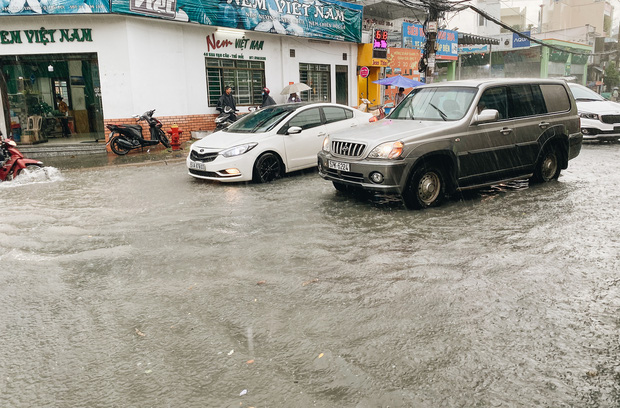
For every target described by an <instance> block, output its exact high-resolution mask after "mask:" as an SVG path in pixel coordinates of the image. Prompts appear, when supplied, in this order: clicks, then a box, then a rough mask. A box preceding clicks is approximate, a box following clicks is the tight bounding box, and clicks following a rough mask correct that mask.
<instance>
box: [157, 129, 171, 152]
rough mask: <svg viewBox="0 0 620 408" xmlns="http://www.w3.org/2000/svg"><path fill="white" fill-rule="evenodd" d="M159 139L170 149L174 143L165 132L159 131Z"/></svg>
mask: <svg viewBox="0 0 620 408" xmlns="http://www.w3.org/2000/svg"><path fill="white" fill-rule="evenodd" d="M159 141H160V142H161V144H163V145H164V146H166V148H168V149H169V148H170V146H172V144H170V140H168V138H167V137H166V135H165V134H164V132H160V133H159Z"/></svg>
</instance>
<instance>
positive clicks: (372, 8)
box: [355, 0, 426, 20]
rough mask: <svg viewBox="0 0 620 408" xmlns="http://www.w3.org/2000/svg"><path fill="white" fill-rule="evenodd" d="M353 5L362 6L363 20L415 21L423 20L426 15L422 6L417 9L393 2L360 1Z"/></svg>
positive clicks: (382, 0)
mask: <svg viewBox="0 0 620 408" xmlns="http://www.w3.org/2000/svg"><path fill="white" fill-rule="evenodd" d="M355 3H356V4H361V5H363V6H364V18H371V17H377V18H381V19H384V20H396V19H398V18H408V19H412V20H417V19H419V18H422V19H423V18H424V17H425V15H426V10H425V9H424V7H423V5H420V7H419V8H414V7H410V6H405V5H403V4H401V3H398V2H397V1H394V0H361V1H356V2H355Z"/></svg>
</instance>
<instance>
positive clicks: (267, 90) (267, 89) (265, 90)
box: [263, 87, 271, 95]
mask: <svg viewBox="0 0 620 408" xmlns="http://www.w3.org/2000/svg"><path fill="white" fill-rule="evenodd" d="M263 92H265V94H267V95H269V92H271V91H269V88H267V87H264V88H263Z"/></svg>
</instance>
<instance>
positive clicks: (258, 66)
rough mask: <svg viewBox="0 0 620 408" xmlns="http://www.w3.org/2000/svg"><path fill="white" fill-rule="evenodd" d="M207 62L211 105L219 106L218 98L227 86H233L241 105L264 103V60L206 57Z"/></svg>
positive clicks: (236, 101)
mask: <svg viewBox="0 0 620 408" xmlns="http://www.w3.org/2000/svg"><path fill="white" fill-rule="evenodd" d="M205 64H206V72H207V94H208V98H209V99H208V101H209V106H217V100H218V99H219V98H220V96H222V94H223V93H224V89H225V88H226V87H227V86H232V88H233V97H234V98H235V103H236V104H237V105H239V106H244V105H245V106H252V105H260V104H261V103H262V101H263V97H262V95H261V93H262V89H263V87H264V86H265V85H264V84H265V63H264V62H262V61H243V60H229V59H216V58H206V59H205Z"/></svg>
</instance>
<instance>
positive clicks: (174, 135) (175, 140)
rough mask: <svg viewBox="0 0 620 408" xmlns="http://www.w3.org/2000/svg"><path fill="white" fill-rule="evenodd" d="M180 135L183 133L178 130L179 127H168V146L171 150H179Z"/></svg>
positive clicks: (174, 125)
mask: <svg viewBox="0 0 620 408" xmlns="http://www.w3.org/2000/svg"><path fill="white" fill-rule="evenodd" d="M181 133H183V131H182V130H179V125H177V124H176V123H175V124H173V125H172V126H170V130H169V131H168V134H169V135H170V145H171V146H172V150H181V142H180V140H179V136H180V135H181Z"/></svg>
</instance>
